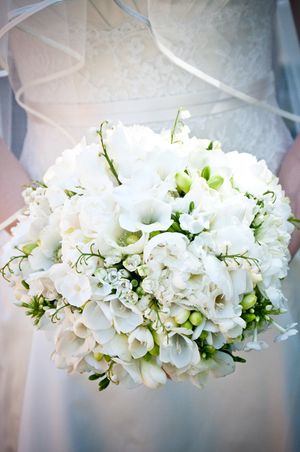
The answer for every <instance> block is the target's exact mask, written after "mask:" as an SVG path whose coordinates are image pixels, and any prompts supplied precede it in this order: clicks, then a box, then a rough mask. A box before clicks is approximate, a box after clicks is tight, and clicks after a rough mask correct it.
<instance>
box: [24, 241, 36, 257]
mask: <svg viewBox="0 0 300 452" xmlns="http://www.w3.org/2000/svg"><path fill="white" fill-rule="evenodd" d="M38 246H39V244H38V242H35V243H28V244H27V245H24V246H23V247H22V251H23V253H24V254H26V255H27V256H29V254H31V252H32V251H33V250H34V249H35V248H37V247H38Z"/></svg>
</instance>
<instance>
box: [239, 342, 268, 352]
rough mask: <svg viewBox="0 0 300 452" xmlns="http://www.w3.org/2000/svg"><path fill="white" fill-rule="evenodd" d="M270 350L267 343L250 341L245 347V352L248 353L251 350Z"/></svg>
mask: <svg viewBox="0 0 300 452" xmlns="http://www.w3.org/2000/svg"><path fill="white" fill-rule="evenodd" d="M266 348H268V344H267V343H266V342H265V341H250V342H247V344H246V345H245V347H244V350H245V352H248V351H250V350H257V351H260V350H264V349H266Z"/></svg>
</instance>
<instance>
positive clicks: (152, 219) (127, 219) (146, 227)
mask: <svg viewBox="0 0 300 452" xmlns="http://www.w3.org/2000/svg"><path fill="white" fill-rule="evenodd" d="M171 213H172V209H171V206H170V205H169V204H166V203H164V202H162V201H159V200H157V199H154V198H153V199H152V198H149V199H144V200H143V201H139V202H137V203H136V204H133V205H131V207H130V210H125V211H123V212H122V213H121V215H120V219H119V221H120V225H121V227H122V228H124V229H126V230H127V231H132V232H136V231H143V232H152V231H159V230H161V231H165V230H166V229H168V228H169V227H170V226H171V224H172V219H171Z"/></svg>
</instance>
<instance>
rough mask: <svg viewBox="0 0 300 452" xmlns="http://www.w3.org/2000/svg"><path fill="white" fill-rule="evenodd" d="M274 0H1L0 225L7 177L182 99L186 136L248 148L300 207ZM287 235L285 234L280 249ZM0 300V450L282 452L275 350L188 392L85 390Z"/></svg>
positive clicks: (182, 387) (6, 211)
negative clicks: (12, 105) (283, 105)
mask: <svg viewBox="0 0 300 452" xmlns="http://www.w3.org/2000/svg"><path fill="white" fill-rule="evenodd" d="M275 3H276V2H275V0H264V1H261V0H251V1H250V0H239V1H238V2H237V1H233V0H211V1H208V0H195V1H193V0H188V1H186V2H182V1H179V0H175V1H174V0H173V1H171V0H148V1H146V0H136V1H133V0H132V1H129V0H128V2H127V3H126V4H124V3H123V2H120V1H114V0H93V1H92V0H90V1H88V0H72V1H70V0H65V1H63V0H43V1H35V2H33V3H32V2H30V4H29V2H28V1H24V0H18V1H14V2H11V1H10V0H4V2H1V6H0V18H1V19H0V25H1V26H2V28H1V29H0V56H1V60H0V62H1V64H2V66H3V68H4V69H6V70H7V71H8V72H9V77H10V82H11V85H12V88H13V90H14V93H15V97H16V99H17V101H18V103H19V104H20V105H21V106H23V108H24V109H25V110H26V112H27V133H26V138H25V142H24V146H23V151H22V155H21V165H20V164H19V163H18V162H17V161H16V160H15V159H14V157H13V156H12V154H11V153H10V152H9V151H8V150H7V149H6V148H5V145H4V143H2V145H1V148H0V149H1V151H0V152H1V170H0V171H1V179H0V194H1V197H0V206H1V211H0V215H1V218H0V222H1V221H4V220H6V219H7V218H8V217H9V218H10V219H9V220H8V221H7V222H6V225H7V230H9V229H10V228H11V226H12V223H13V221H14V215H13V213H14V212H15V211H16V210H17V209H18V208H21V207H22V200H21V197H20V187H21V185H24V184H25V183H26V182H27V181H28V178H29V177H30V178H34V179H38V178H41V176H42V174H43V172H44V171H45V170H46V168H47V167H48V166H49V165H50V164H51V163H52V162H53V161H54V159H55V158H56V157H57V156H58V155H59V154H60V153H61V151H62V150H63V149H65V148H67V147H70V146H72V145H73V144H74V143H75V142H76V140H78V139H80V137H81V135H83V133H84V131H85V129H86V128H87V127H90V126H91V125H97V124H99V123H100V122H101V121H102V120H104V119H111V120H114V121H116V120H119V119H120V120H122V121H123V122H124V123H141V124H146V125H149V126H151V127H153V128H154V129H160V128H161V127H168V126H170V125H171V123H172V121H173V118H174V114H175V113H176V110H177V108H178V107H179V106H181V105H182V106H184V107H185V108H187V109H188V110H189V111H190V112H191V114H192V117H191V119H190V121H189V122H188V125H189V127H190V128H191V132H192V134H195V135H197V136H199V137H210V138H213V139H218V140H220V141H221V142H222V143H223V148H224V149H225V150H232V149H237V150H239V151H246V152H251V153H253V154H255V155H256V156H257V157H258V158H260V159H261V158H263V159H265V160H266V161H267V163H268V165H269V166H270V168H271V169H272V170H273V171H275V172H278V171H279V167H280V165H281V169H280V178H281V182H282V184H283V186H284V188H285V190H286V193H287V194H288V195H290V196H291V201H292V206H293V209H294V213H295V215H296V216H298V217H299V216H300V182H299V173H300V158H299V155H300V154H299V153H300V138H298V139H297V140H296V141H295V142H294V144H292V139H291V136H290V133H289V131H288V129H287V128H286V126H285V125H284V122H283V120H282V118H281V117H280V115H282V116H286V117H290V119H298V121H299V118H296V117H294V116H293V115H289V114H287V113H284V112H282V111H279V110H278V107H277V104H276V98H275V85H274V77H273V72H272V60H271V56H272V37H273V33H272V24H273V18H274V11H275V6H276V5H275ZM1 21H3V23H2V24H1ZM220 81H222V82H220ZM255 99H259V101H256V100H255ZM288 148H291V149H290V151H289V152H288V153H287V150H288ZM2 240H3V241H4V240H5V238H4V237H2ZM299 245H300V236H299V234H295V235H294V236H293V240H292V243H291V252H292V254H295V253H296V251H297V249H298V247H299ZM290 284H292V282H291V283H290ZM290 287H291V286H290ZM295 291H296V290H295ZM0 302H1V310H0V321H1V338H2V342H1V343H2V344H4V342H5V348H4V345H3V349H2V353H1V382H2V387H1V395H0V397H1V398H0V403H1V411H3V412H2V413H1V423H2V426H1V446H0V449H1V451H2V450H3V451H5V452H7V451H14V450H19V451H20V452H40V451H44V452H48V451H49V452H50V451H51V452H52V451H58V452H60V451H62V452H71V451H72V452H76V451H78V452H81V451H88V452H94V451H104V452H117V451H124V452H126V451H127V452H134V451H143V452H162V451H168V450H173V451H174V452H176V451H182V450H186V451H188V452H193V451H199V450H201V451H203V452H204V451H205V452H213V451H217V450H223V451H224V452H229V451H230V452H235V451H240V450H243V451H244V452H247V451H252V450H257V451H262V450H264V451H278V452H280V451H290V450H293V446H292V439H291V435H290V434H289V431H290V430H289V429H290V427H289V423H288V416H287V414H286V413H287V409H288V406H287V396H286V394H285V391H286V386H287V382H286V381H285V378H286V377H285V373H284V362H283V357H282V354H283V352H285V353H287V352H288V350H287V348H285V349H283V348H280V347H276V348H275V347H274V348H272V347H271V348H270V349H269V350H268V351H265V352H263V353H261V354H257V355H255V354H252V355H251V356H249V358H248V360H247V361H248V364H247V365H246V366H244V367H242V365H241V366H240V367H239V368H238V369H237V371H236V373H235V374H234V375H232V376H230V377H227V378H226V379H225V380H219V381H215V382H213V383H210V385H209V386H208V387H207V388H205V389H204V390H201V391H200V390H198V389H196V388H194V387H192V386H191V385H189V384H184V383H182V384H174V383H172V382H171V381H170V382H169V383H168V384H167V385H166V386H165V387H164V388H162V389H161V390H157V391H152V390H149V389H146V388H141V387H140V388H136V389H131V390H128V389H125V388H123V387H117V388H115V387H114V388H113V390H112V391H111V390H110V389H108V390H106V391H105V392H104V393H98V392H97V388H96V386H94V385H93V384H92V383H90V382H87V381H85V379H84V378H83V377H82V376H79V377H78V376H75V375H66V374H65V373H64V372H63V371H60V370H57V369H55V367H54V364H53V363H52V362H51V360H50V354H51V344H49V343H48V342H47V340H46V338H45V337H44V336H43V335H42V334H41V333H39V332H37V333H34V334H33V337H32V338H31V328H30V327H29V324H28V323H26V319H24V318H23V313H20V312H19V311H18V308H15V307H14V306H13V299H12V294H11V293H10V291H9V289H8V288H7V287H5V285H4V284H3V283H2V286H1V300H0ZM298 353H299V350H298ZM2 448H3V449H2ZM295 450H296V449H295Z"/></svg>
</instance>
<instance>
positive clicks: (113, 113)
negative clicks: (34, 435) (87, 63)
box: [29, 73, 274, 128]
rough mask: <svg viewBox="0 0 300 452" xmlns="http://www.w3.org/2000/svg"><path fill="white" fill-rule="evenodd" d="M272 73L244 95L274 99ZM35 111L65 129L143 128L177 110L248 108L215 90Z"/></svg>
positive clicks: (41, 107) (197, 111)
mask: <svg viewBox="0 0 300 452" xmlns="http://www.w3.org/2000/svg"><path fill="white" fill-rule="evenodd" d="M272 86H273V73H270V74H269V76H268V77H265V78H263V79H261V80H257V81H256V82H254V83H252V84H251V85H249V86H248V87H247V92H249V93H251V94H252V95H255V96H257V97H259V98H261V99H267V98H268V97H270V96H273V94H274V93H273V89H272ZM29 106H30V108H31V109H32V110H34V111H36V110H38V111H41V112H43V114H44V115H45V116H47V117H51V118H55V119H56V121H58V122H59V123H60V124H62V126H64V127H87V128H88V127H92V126H96V125H98V123H100V122H101V121H103V120H111V121H114V122H116V121H122V122H123V123H124V124H132V123H136V124H143V123H151V122H161V121H169V120H172V119H173V118H174V115H175V114H176V111H177V110H178V108H179V107H183V108H185V109H187V110H189V112H190V113H191V115H192V116H193V117H199V116H211V115H216V114H219V113H223V112H225V111H229V110H234V109H237V108H242V107H243V108H245V107H247V106H248V105H247V104H245V103H244V102H241V101H240V100H239V99H236V98H233V97H232V96H224V95H223V93H222V92H220V91H216V90H214V89H213V90H207V89H206V90H205V91H203V92H199V93H197V94H187V95H186V94H184V95H178V96H166V97H159V98H156V97H151V98H149V99H134V100H124V101H116V102H106V103H105V102H104V103H95V104H90V103H89V104H57V103H51V104H49V103H48V104H39V103H37V102H35V103H30V104H29Z"/></svg>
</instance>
